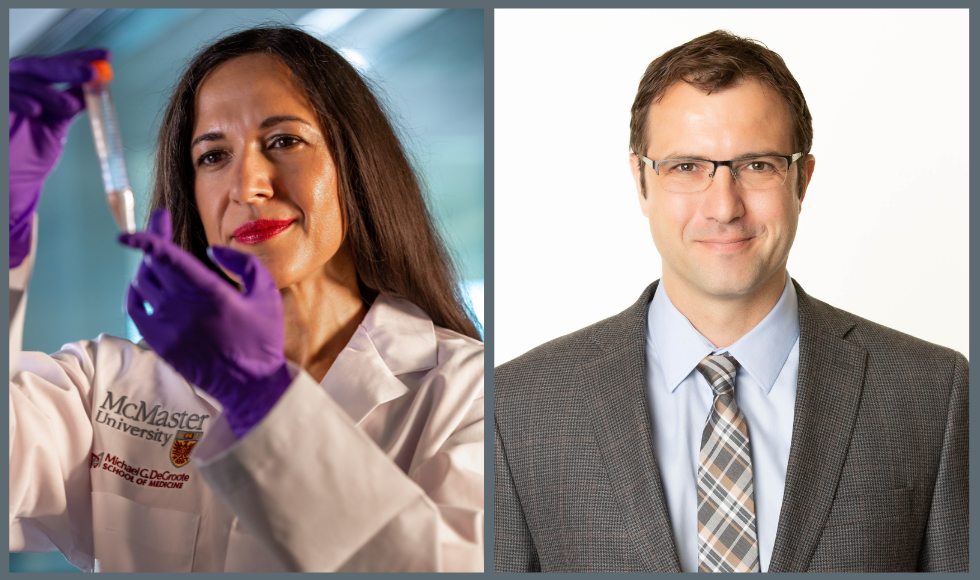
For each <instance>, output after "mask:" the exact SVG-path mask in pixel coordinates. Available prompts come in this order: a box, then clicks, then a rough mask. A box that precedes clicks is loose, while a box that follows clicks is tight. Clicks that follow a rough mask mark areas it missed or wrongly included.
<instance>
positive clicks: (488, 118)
mask: <svg viewBox="0 0 980 580" xmlns="http://www.w3.org/2000/svg"><path fill="white" fill-rule="evenodd" d="M493 27H494V14H493V9H492V8H487V9H485V10H484V12H483V75H484V77H483V78H484V85H483V195H484V197H483V280H484V283H483V344H484V345H485V348H484V351H483V361H484V366H483V368H484V371H483V377H484V396H485V398H484V403H483V410H484V414H485V415H486V417H487V419H488V425H489V432H490V433H492V432H493V429H494V423H493V418H494V416H493V337H494V325H493V234H494V232H493V79H494V75H493V63H494V58H493V57H494V55H493V40H494V39H493ZM488 129H489V130H488ZM488 192H489V193H490V195H489V196H487V193H488ZM488 360H489V361H490V363H491V364H490V366H489V367H488V366H487V365H486V361H488ZM486 401H490V412H489V413H486V410H487V403H486ZM486 433H487V431H484V438H483V446H484V447H483V448H484V454H483V461H484V465H485V468H484V469H485V471H484V476H483V509H484V512H483V513H484V520H483V537H484V543H483V570H484V572H485V573H486V572H490V573H493V437H486ZM487 490H489V491H490V493H489V494H487ZM488 496H489V497H490V501H489V502H488V501H487V497H488Z"/></svg>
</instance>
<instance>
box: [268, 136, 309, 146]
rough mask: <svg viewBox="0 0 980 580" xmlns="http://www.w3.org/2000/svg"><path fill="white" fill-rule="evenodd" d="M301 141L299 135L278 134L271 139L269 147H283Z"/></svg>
mask: <svg viewBox="0 0 980 580" xmlns="http://www.w3.org/2000/svg"><path fill="white" fill-rule="evenodd" d="M301 142H302V141H301V140H300V139H299V137H293V136H292V135H278V136H276V137H275V138H274V139H273V140H272V144H271V145H270V147H271V148H272V149H285V148H287V147H292V146H293V145H296V144H298V143H301Z"/></svg>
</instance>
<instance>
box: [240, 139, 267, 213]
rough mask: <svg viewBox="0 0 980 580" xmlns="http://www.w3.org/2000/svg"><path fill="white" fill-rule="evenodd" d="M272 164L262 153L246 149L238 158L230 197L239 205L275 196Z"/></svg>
mask: <svg viewBox="0 0 980 580" xmlns="http://www.w3.org/2000/svg"><path fill="white" fill-rule="evenodd" d="M273 172H274V168H273V165H272V163H271V162H270V161H269V160H268V159H267V158H266V157H265V156H264V155H263V154H262V153H261V152H260V151H255V150H253V149H250V148H249V149H246V150H245V151H244V153H243V154H242V155H240V156H239V158H238V166H237V167H236V170H235V177H234V182H233V183H232V186H231V191H230V195H231V198H232V200H233V201H236V202H238V203H254V202H256V201H260V200H263V199H268V198H271V197H272V196H273V188H272V175H273Z"/></svg>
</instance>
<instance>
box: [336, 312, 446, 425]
mask: <svg viewBox="0 0 980 580" xmlns="http://www.w3.org/2000/svg"><path fill="white" fill-rule="evenodd" d="M436 346H437V345H436V337H435V327H434V326H433V324H432V320H430V319H429V317H428V316H427V315H426V314H425V313H424V312H423V311H422V309H420V308H419V307H417V306H415V305H414V304H412V303H411V302H409V301H407V300H404V299H401V298H395V297H392V296H387V295H384V294H382V295H379V296H378V297H377V298H376V299H375V301H374V304H372V305H371V308H370V310H368V313H367V316H365V317H364V321H363V322H362V323H361V324H360V326H358V328H357V330H356V331H355V332H354V336H353V337H351V339H350V342H348V343H347V346H346V347H344V350H343V351H341V353H340V355H339V356H338V357H337V360H336V361H334V363H333V365H332V366H331V367H330V370H329V371H328V372H327V374H326V376H325V377H323V381H321V383H320V385H321V386H322V387H323V389H324V390H325V391H326V392H327V393H328V394H329V395H330V396H331V397H332V398H333V399H334V401H336V402H337V404H338V405H340V406H341V408H343V409H344V411H346V412H347V414H348V415H350V417H351V418H352V419H353V420H354V422H355V423H360V422H361V421H362V420H363V419H364V418H365V417H366V416H367V415H368V414H369V413H371V411H373V410H374V409H375V408H377V407H378V406H379V405H381V404H383V403H386V402H388V401H391V400H394V399H397V398H398V397H401V396H402V395H404V394H406V393H408V387H406V386H405V384H404V383H403V382H402V381H401V380H399V379H398V375H402V374H405V373H410V372H416V371H424V370H428V369H430V368H432V367H434V366H436V364H437V362H438V360H437V348H436Z"/></svg>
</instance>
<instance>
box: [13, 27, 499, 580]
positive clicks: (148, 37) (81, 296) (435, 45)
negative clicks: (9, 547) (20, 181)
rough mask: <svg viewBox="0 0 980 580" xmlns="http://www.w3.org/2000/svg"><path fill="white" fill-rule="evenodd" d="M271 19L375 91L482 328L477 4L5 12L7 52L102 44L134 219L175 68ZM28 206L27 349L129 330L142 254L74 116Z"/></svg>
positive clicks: (40, 565)
mask: <svg viewBox="0 0 980 580" xmlns="http://www.w3.org/2000/svg"><path fill="white" fill-rule="evenodd" d="M270 22H279V23H294V24H298V25H300V26H303V27H304V28H305V29H306V30H307V31H308V32H310V33H311V34H314V35H316V36H318V37H320V38H321V39H323V40H324V41H325V42H327V44H329V45H331V46H333V47H334V48H336V49H338V50H340V51H341V52H342V53H343V54H344V55H345V56H346V57H347V58H348V60H350V61H351V62H352V63H353V64H354V65H355V66H357V67H358V69H359V70H361V72H362V74H363V75H364V76H365V77H367V78H368V79H369V80H371V81H372V82H373V83H374V86H375V87H376V88H378V89H380V94H378V96H379V97H380V98H381V100H382V101H384V102H385V103H386V105H387V106H388V110H389V111H390V113H391V116H392V120H393V121H394V123H395V124H396V126H397V127H398V129H399V130H400V133H401V135H402V139H403V143H404V144H405V146H406V149H407V150H408V152H409V155H410V156H411V158H412V159H413V161H414V163H415V166H416V168H417V170H418V171H419V173H420V175H421V176H422V177H423V179H424V181H425V183H426V185H427V188H426V189H427V194H428V196H429V202H430V208H432V210H433V212H434V214H435V215H436V217H437V220H438V221H439V225H440V228H441V231H442V233H443V236H444V237H445V239H446V241H447V243H448V244H449V245H450V247H451V248H452V250H453V251H454V253H455V255H456V257H457V258H458V264H459V267H460V273H461V275H462V277H463V280H462V281H461V284H462V285H463V287H464V288H465V289H466V291H467V293H468V294H469V296H470V299H471V302H472V305H473V307H474V311H475V313H476V315H477V318H478V319H479V322H480V324H481V325H482V322H483V321H482V317H483V153H484V151H483V135H484V123H483V120H484V112H483V102H484V101H483V89H484V65H483V56H484V55H483V10H442V9H425V10H409V9H405V10H402V9H392V10H364V9H323V10H310V9H294V10H198V9H179V10H178V9H174V10H169V9H168V10H128V9H127V10H120V9H109V10H96V9H80V10H68V9H51V10H48V9H11V10H10V56H11V57H15V56H23V55H43V54H53V53H56V52H63V51H67V50H75V49H78V48H82V47H92V46H102V47H106V48H109V49H110V50H112V52H113V55H114V57H113V62H112V66H113V70H114V73H115V78H114V80H113V82H112V85H111V90H112V96H113V100H114V102H115V105H116V113H117V115H118V118H119V125H120V127H121V130H122V137H123V146H124V148H125V150H126V160H127V165H128V168H129V174H130V182H131V183H132V185H133V191H134V193H135V195H136V208H137V216H136V217H137V224H138V225H139V226H140V227H142V225H143V223H144V219H145V214H146V208H147V204H148V195H149V191H150V186H151V181H150V180H151V172H152V167H153V158H152V155H153V144H154V143H155V139H156V133H157V128H158V123H159V121H160V118H161V115H162V108H163V107H164V105H165V104H166V99H167V97H168V95H169V92H170V91H169V90H170V88H171V86H172V85H173V83H174V82H175V81H176V80H177V76H178V75H179V73H180V72H181V71H182V70H183V67H184V66H185V65H186V64H187V63H188V61H189V60H190V58H191V56H192V55H193V54H194V53H195V52H196V51H197V50H198V49H200V48H202V47H204V46H206V45H207V44H209V43H210V42H211V41H213V40H215V39H216V38H218V37H220V36H223V35H225V34H227V33H229V32H232V31H235V30H239V29H242V28H247V27H249V26H254V25H258V24H265V23H270ZM38 214H39V217H40V227H39V232H38V234H39V237H38V252H37V262H36V265H35V268H34V273H33V276H32V280H31V285H30V293H29V300H28V303H27V322H26V327H25V330H24V349H25V350H36V351H43V352H54V351H57V350H58V349H59V348H60V347H61V345H63V344H65V343H68V342H72V341H76V340H81V339H86V338H94V337H95V336H98V335H99V334H100V333H103V332H105V333H108V334H113V335H116V336H128V337H130V338H136V336H137V335H136V334H135V328H134V327H133V326H132V325H131V323H129V322H128V321H127V317H126V315H125V312H124V310H123V306H122V304H123V293H124V290H125V288H126V285H127V284H128V282H129V279H130V277H131V276H132V274H133V272H134V271H135V268H136V265H137V264H138V262H139V259H140V256H139V254H138V253H136V252H134V251H132V250H129V249H126V248H123V247H122V246H120V245H118V244H117V243H116V241H115V238H116V235H117V233H118V232H117V229H116V226H115V223H114V222H113V220H112V217H111V216H110V214H109V210H108V208H107V206H106V203H105V197H104V193H103V188H102V181H101V177H100V173H99V162H98V158H97V157H96V154H95V149H94V146H93V143H92V135H91V130H90V128H89V123H88V119H87V116H86V115H84V114H83V115H82V116H80V117H79V119H78V120H77V121H76V122H75V124H74V125H73V126H72V129H71V132H70V134H69V138H68V142H67V144H66V146H65V152H64V155H63V157H62V159H61V162H60V163H59V165H58V167H57V169H56V170H55V172H54V173H53V174H52V175H51V177H50V178H48V180H47V182H46V183H45V187H44V193H43V195H42V197H41V203H40V206H39V210H38ZM10 571H11V572H17V571H77V569H75V568H74V567H73V566H71V565H70V564H68V563H67V562H66V561H65V559H64V558H63V557H62V556H61V555H60V554H11V555H10Z"/></svg>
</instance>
